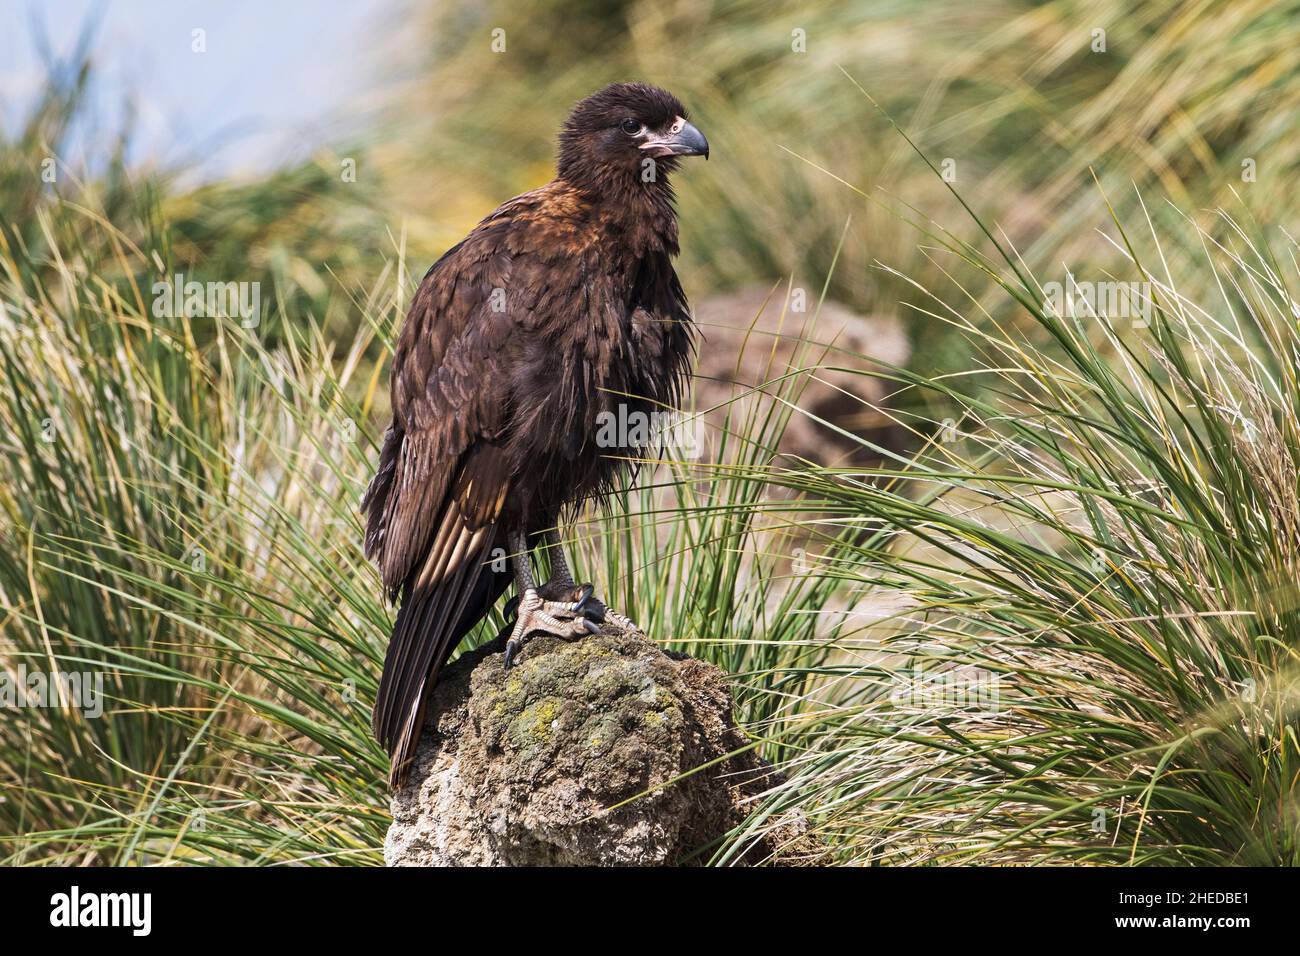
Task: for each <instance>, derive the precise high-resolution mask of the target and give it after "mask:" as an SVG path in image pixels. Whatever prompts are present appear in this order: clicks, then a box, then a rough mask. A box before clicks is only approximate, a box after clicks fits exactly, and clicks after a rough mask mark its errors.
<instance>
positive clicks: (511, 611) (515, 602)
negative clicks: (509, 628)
mask: <svg viewBox="0 0 1300 956" xmlns="http://www.w3.org/2000/svg"><path fill="white" fill-rule="evenodd" d="M518 610H519V595H518V594H516V595H515V596H514V597H512V598H511V599H510V600H509V601H506V606H505V608H504V610H503V613H504V614H505V616H506V619H507V620H508V619H510V618H512V617H514V616H515V614H516V612H518Z"/></svg>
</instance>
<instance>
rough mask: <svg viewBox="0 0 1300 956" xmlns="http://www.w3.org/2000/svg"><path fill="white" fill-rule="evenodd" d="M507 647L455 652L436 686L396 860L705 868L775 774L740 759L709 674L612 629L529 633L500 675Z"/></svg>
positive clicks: (764, 851) (391, 860) (764, 857)
mask: <svg viewBox="0 0 1300 956" xmlns="http://www.w3.org/2000/svg"><path fill="white" fill-rule="evenodd" d="M501 649H502V641H501V639H500V638H498V640H496V641H494V642H492V643H490V644H488V645H485V646H484V647H482V648H479V649H478V650H476V651H473V652H470V653H468V654H465V655H463V656H462V657H461V658H460V660H458V661H457V662H456V663H455V664H452V665H451V666H450V667H448V668H447V670H446V671H445V672H444V676H443V679H442V680H441V681H440V683H439V685H438V687H437V688H436V689H435V692H434V699H433V701H432V702H431V705H430V709H429V713H430V716H429V717H428V719H427V721H426V725H425V734H424V739H423V740H422V742H421V744H420V747H419V750H418V752H417V755H416V762H415V765H414V767H413V770H412V773H411V775H410V780H409V782H408V783H407V785H406V786H405V787H404V788H402V789H401V790H400V791H398V792H397V793H395V794H394V795H393V798H392V814H393V823H392V826H391V827H390V828H389V830H388V837H387V839H386V841H385V843H384V860H385V862H386V863H387V864H388V865H389V866H458V865H461V866H529V865H605V866H610V865H612V866H654V865H670V864H680V863H691V862H700V863H702V862H705V861H706V860H707V858H708V852H707V850H704V848H705V847H707V845H708V844H710V843H711V842H713V841H715V840H717V839H719V838H720V837H722V836H723V835H724V834H725V833H726V832H727V831H728V830H729V829H730V828H731V827H733V826H735V825H736V824H738V823H739V822H740V821H741V820H742V819H743V818H744V816H745V813H746V810H747V809H748V807H746V806H745V805H744V802H745V800H746V798H747V797H749V798H752V797H755V796H757V795H758V794H761V793H762V792H763V791H764V790H765V789H766V788H767V787H769V786H771V785H772V784H774V783H775V782H776V781H777V780H779V777H778V775H777V774H776V773H775V772H774V771H773V770H772V768H771V767H770V766H769V765H768V764H766V763H765V762H764V761H763V760H761V759H760V758H759V757H758V756H757V755H756V754H755V752H754V750H753V749H747V750H746V749H744V748H745V747H746V746H747V744H748V743H749V741H748V739H747V738H746V737H745V735H744V734H743V733H742V732H741V731H740V730H739V729H738V728H737V727H736V725H735V723H734V722H733V720H732V717H731V706H732V702H731V695H730V692H729V691H728V689H727V685H726V681H725V678H724V676H723V674H722V672H721V671H719V670H718V669H717V668H716V667H713V666H711V665H709V664H706V663H704V662H702V661H698V660H694V659H692V658H689V657H685V656H682V655H671V654H667V653H665V652H664V651H663V650H661V649H660V648H659V647H658V646H657V645H656V644H654V643H652V642H651V641H649V640H647V639H646V638H644V637H642V636H640V635H637V634H633V633H626V632H621V631H618V630H617V629H615V628H612V627H611V626H609V625H606V626H605V628H604V629H603V631H602V633H600V634H598V635H592V636H590V637H587V638H583V639H581V640H575V641H564V640H560V639H558V638H553V637H549V636H546V635H540V634H539V635H535V636H534V637H533V638H532V639H531V640H530V641H529V642H528V643H527V644H526V645H525V647H524V650H523V652H522V653H521V655H520V657H519V658H518V663H517V665H516V666H515V667H512V668H511V669H510V670H509V671H505V670H503V668H502V655H501ZM737 751H740V752H737ZM728 755H731V756H728ZM724 758H725V759H724ZM714 761H716V763H713V762H714ZM691 771H695V772H694V773H691ZM802 830H803V827H802V824H801V822H800V821H799V820H796V819H791V820H788V821H782V822H780V823H779V824H778V825H776V826H773V827H771V828H770V829H769V830H768V831H767V833H766V835H765V837H764V839H763V840H762V841H760V842H759V843H757V844H755V845H753V846H752V847H750V848H749V849H748V851H747V853H746V855H745V857H744V858H743V859H742V860H741V861H740V862H745V863H758V862H765V861H769V860H772V859H776V860H781V859H782V854H783V853H786V852H787V851H788V849H789V848H793V847H795V846H797V845H798V844H799V842H800V840H801V839H802ZM702 850H704V852H702V853H700V852H697V851H702Z"/></svg>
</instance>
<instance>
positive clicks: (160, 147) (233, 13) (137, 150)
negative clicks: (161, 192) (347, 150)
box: [0, 0, 406, 178]
mask: <svg viewBox="0 0 1300 956" xmlns="http://www.w3.org/2000/svg"><path fill="white" fill-rule="evenodd" d="M405 5H406V4H405V3H403V2H402V0H317V2H312V0H260V2H259V0H206V2H205V0H52V2H39V0H0V123H3V124H4V127H5V129H6V130H9V131H12V129H13V128H14V124H15V123H16V122H17V121H18V120H19V119H20V118H21V117H22V116H23V115H25V113H26V111H27V109H28V108H29V106H30V104H31V102H32V100H33V98H34V97H36V96H38V95H39V93H40V90H41V89H42V87H43V81H44V77H45V74H46V68H45V65H44V54H43V53H42V51H41V49H40V47H41V45H42V41H40V40H38V38H39V37H42V36H43V37H45V41H44V42H47V43H48V53H49V55H52V56H53V57H54V58H55V59H66V58H67V57H69V56H70V55H71V53H72V51H73V50H74V49H75V48H76V44H77V40H78V38H79V36H80V35H81V33H82V31H83V29H84V28H85V26H86V25H87V24H88V23H91V22H93V23H95V24H96V25H97V26H96V28H95V29H94V31H93V33H92V37H93V42H92V45H91V49H92V51H93V61H94V63H95V65H96V75H97V77H98V87H97V90H96V100H95V109H94V114H95V116H96V117H97V120H98V122H99V124H100V125H101V126H102V128H103V130H104V131H106V132H112V131H114V130H116V129H117V127H118V126H119V125H120V121H121V119H122V116H123V109H122V105H123V103H124V102H125V101H126V98H127V97H130V99H131V101H132V102H133V104H134V107H135V112H136V120H135V130H136V139H135V141H134V148H133V159H134V160H151V159H152V160H159V161H162V162H165V163H175V162H189V163H192V164H194V166H195V169H196V171H197V175H199V176H201V177H204V178H206V177H209V176H219V175H220V176H225V175H240V174H253V173H257V172H261V171H264V170H266V169H268V168H270V167H273V166H275V165H276V164H278V163H281V162H285V161H290V160H293V159H296V158H301V157H302V156H304V155H306V154H308V153H310V151H311V150H312V149H313V148H314V147H315V146H317V145H319V144H320V143H322V142H332V141H337V140H338V139H339V138H340V137H342V136H346V135H347V133H348V132H349V131H351V130H356V129H359V128H360V127H361V126H362V125H364V123H365V120H366V118H367V115H368V111H369V110H371V109H373V107H374V104H375V94H376V92H377V91H378V90H379V89H380V88H381V86H382V84H385V83H389V82H392V81H393V79H394V78H395V76H394V73H395V71H394V70H392V69H388V70H385V64H386V63H391V62H392V59H393V58H394V57H395V56H396V55H397V51H396V48H395V40H394V39H389V38H393V37H394V36H395V34H397V33H399V32H400V31H397V30H394V29H393V25H394V23H395V22H396V21H398V19H399V18H400V14H401V11H402V10H403V9H404V7H405ZM196 29H202V30H204V31H206V35H205V38H204V39H205V41H206V47H207V51H206V52H205V53H196V52H194V50H193V49H192V47H193V45H194V40H193V37H194V34H193V31H194V30H196ZM385 72H387V74H388V75H384V74H385ZM78 140H79V142H78V145H77V146H76V148H75V149H74V153H77V152H80V153H81V154H82V156H80V157H79V156H76V155H74V156H72V157H65V160H69V159H70V160H71V161H72V162H73V163H74V164H75V163H78V162H79V161H80V160H85V161H87V162H92V164H93V156H87V155H85V154H86V153H87V152H88V150H87V148H86V146H85V143H87V142H92V141H93V136H92V135H90V134H89V133H88V132H86V133H83V135H82V136H80V137H78Z"/></svg>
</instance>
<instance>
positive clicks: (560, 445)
mask: <svg viewBox="0 0 1300 956" xmlns="http://www.w3.org/2000/svg"><path fill="white" fill-rule="evenodd" d="M708 154H709V145H708V143H707V142H706V141H705V139H704V136H703V135H702V134H701V133H700V131H699V130H697V129H696V128H695V127H694V126H692V125H691V124H690V123H689V122H687V119H686V110H685V109H684V108H683V107H682V104H681V103H679V102H678V101H677V99H676V98H675V97H673V96H672V95H671V94H669V93H667V92H665V91H663V90H660V89H656V88H655V87H652V86H646V85H644V84H641V83H617V84H614V85H612V86H608V87H606V88H604V89H602V90H600V91H599V92H597V93H594V94H592V95H591V96H589V97H587V98H586V99H585V100H583V101H582V102H580V103H579V104H578V105H577V106H576V107H574V109H573V112H572V113H571V114H570V115H569V118H568V120H567V121H566V122H565V124H564V127H563V129H562V131H561V133H560V145H559V163H558V171H557V175H556V178H555V179H554V180H553V181H552V182H550V183H547V184H546V185H545V186H543V187H541V188H540V189H536V190H533V191H532V192H529V193H525V194H523V195H522V196H516V197H515V198H514V199H511V200H510V201H509V202H507V203H505V204H504V205H502V206H501V207H500V208H499V209H497V210H496V211H495V212H494V213H492V214H491V215H490V216H488V217H487V218H486V219H484V220H483V221H482V222H481V223H479V224H478V226H477V227H475V229H474V231H473V232H471V233H470V234H469V235H468V236H467V237H466V238H465V239H464V240H462V241H461V242H460V243H459V244H457V245H456V246H454V247H452V248H451V249H450V250H448V251H447V253H446V254H445V255H444V256H443V257H442V258H441V259H439V260H438V261H437V262H436V263H434V265H433V267H432V268H430V269H429V271H428V273H427V274H426V275H425V277H424V280H423V281H422V282H421V283H420V289H419V292H418V293H417V294H416V296H415V299H414V300H413V301H412V303H411V309H410V311H409V312H408V313H407V316H406V322H405V324H404V325H403V327H402V331H401V335H400V337H399V339H398V344H397V350H396V352H395V353H394V356H393V366H392V371H391V392H392V404H393V420H392V423H391V424H390V425H389V426H388V429H387V431H386V432H385V434H384V443H383V449H382V451H381V453H380V457H379V466H378V469H377V472H376V474H375V477H374V480H373V481H372V482H371V483H370V487H369V488H368V489H367V491H366V494H365V497H364V498H363V499H362V503H361V508H362V511H363V512H364V513H365V515H366V519H367V524H366V540H365V547H366V555H367V557H370V558H373V559H374V561H375V563H376V564H377V565H378V568H379V570H380V573H381V575H382V577H383V582H384V587H385V589H386V591H387V593H388V596H389V598H390V599H393V600H397V599H399V598H400V601H401V608H400V610H399V611H398V615H397V622H396V624H395V625H394V628H393V634H392V638H391V639H390V641H389V645H388V653H387V656H386V658H385V660H384V673H383V677H382V679H381V681H380V684H379V694H378V697H377V699H376V701H375V709H374V717H373V721H372V724H373V728H374V732H375V735H376V736H377V737H378V739H379V741H380V742H381V743H382V744H383V745H384V746H385V747H386V748H387V749H388V752H389V755H390V757H391V758H392V765H391V766H392V769H391V772H390V782H391V783H392V785H393V786H400V785H401V784H402V783H403V782H404V781H405V779H406V775H407V773H408V771H409V765H410V761H411V758H412V756H413V755H414V752H415V746H416V744H417V743H418V741H419V737H420V731H421V728H422V725H423V723H424V709H425V705H426V703H427V701H428V698H429V693H430V691H431V690H432V688H433V686H434V684H435V683H436V681H437V679H438V673H439V671H440V670H441V668H442V666H443V664H444V663H446V661H447V658H448V657H450V655H451V654H452V652H453V651H454V650H455V649H456V646H457V644H459V643H460V641H461V639H462V638H463V637H464V636H465V634H466V633H467V632H468V631H469V630H470V629H471V628H472V627H473V626H474V625H475V624H476V623H477V622H478V621H479V620H480V619H481V618H482V617H483V616H484V615H485V614H486V613H487V612H488V610H489V609H490V608H491V607H492V605H493V604H494V603H495V602H496V601H497V600H498V599H499V598H500V596H501V594H502V593H503V592H504V591H505V589H506V587H507V586H508V584H509V583H510V577H511V575H510V573H509V572H508V571H507V570H506V569H505V568H504V566H503V562H502V561H500V560H499V557H500V556H501V555H505V554H508V555H509V556H510V558H509V561H510V564H511V565H512V566H513V572H514V574H513V576H514V580H515V584H516V586H517V587H518V593H519V597H518V603H517V610H516V619H515V624H514V628H513V631H512V633H511V636H510V640H509V642H508V644H507V646H506V666H509V665H510V661H511V660H512V658H513V657H514V656H515V655H516V654H517V653H518V651H519V648H520V646H521V645H522V642H523V641H524V639H525V638H526V637H527V636H528V635H529V634H530V633H534V632H537V631H544V632H547V633H552V634H558V635H562V636H571V635H580V634H585V633H588V632H589V631H594V630H595V629H596V628H595V624H594V623H592V622H593V621H599V620H602V619H603V618H604V617H605V616H606V614H612V613H613V612H612V611H608V609H607V608H605V606H604V605H603V604H602V603H601V602H600V601H599V600H598V599H596V598H595V597H593V596H592V591H593V588H592V586H591V585H577V584H575V583H574V581H573V579H572V577H571V575H570V573H569V570H568V567H567V565H566V564H565V561H564V558H563V555H562V554H561V552H560V549H559V547H558V543H559V540H560V539H559V536H558V532H557V522H558V521H559V520H560V519H561V518H562V517H563V516H564V515H565V514H567V513H569V512H571V510H572V509H573V508H574V507H575V506H576V505H578V504H580V503H581V502H583V501H585V500H589V499H591V498H594V497H598V496H600V495H601V494H602V493H607V492H609V491H610V490H612V489H613V488H614V487H616V485H617V484H618V481H619V479H620V476H621V475H622V474H623V473H624V468H623V466H624V464H625V462H626V461H627V459H628V458H630V457H634V456H635V455H636V454H637V451H638V450H637V449H635V448H627V447H622V448H603V447H600V445H599V444H598V442H597V440H596V436H597V432H598V421H606V420H609V419H607V418H602V417H601V416H602V413H607V414H613V415H615V416H616V417H617V420H619V421H628V420H632V421H635V420H637V419H635V418H632V417H631V416H634V415H641V416H650V415H651V414H652V413H654V412H656V411H659V410H661V409H663V408H665V407H672V406H674V405H675V404H676V402H677V399H678V397H679V395H680V393H681V391H682V389H683V387H684V385H685V382H686V380H687V378H688V374H689V373H688V366H689V359H690V354H691V349H692V344H693V326H692V323H691V318H690V315H689V312H688V309H687V304H686V296H685V294H684V293H683V292H682V287H681V284H680V283H679V282H678V280H677V275H676V273H674V271H673V266H672V258H673V257H674V256H675V255H676V254H677V251H678V245H677V220H676V215H675V213H674V210H673V193H672V189H671V188H670V186H669V183H668V179H669V175H670V174H671V173H672V172H673V170H674V169H675V168H676V165H677V162H678V160H679V158H680V157H683V156H698V155H702V156H705V157H707V156H708ZM620 406H622V407H621V408H620ZM542 543H545V545H546V546H547V549H548V551H549V554H550V557H551V564H552V568H553V569H554V573H553V575H552V577H551V580H549V581H547V582H545V583H543V584H541V585H539V584H538V583H537V582H536V580H535V578H534V575H533V570H532V566H531V559H530V552H531V550H532V548H534V547H536V546H538V545H539V544H542ZM494 556H496V557H497V558H498V560H495V561H494V560H493V558H494Z"/></svg>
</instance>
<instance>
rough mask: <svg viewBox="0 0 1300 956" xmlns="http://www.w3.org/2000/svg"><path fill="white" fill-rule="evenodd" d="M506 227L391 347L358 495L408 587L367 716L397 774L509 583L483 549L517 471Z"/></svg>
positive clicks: (465, 260) (372, 542) (420, 301)
mask: <svg viewBox="0 0 1300 956" xmlns="http://www.w3.org/2000/svg"><path fill="white" fill-rule="evenodd" d="M508 233H509V222H508V220H498V221H497V222H496V223H495V224H494V223H493V221H485V223H484V224H483V225H481V226H480V227H479V229H478V230H476V231H475V233H473V234H471V236H470V238H469V239H467V240H466V241H465V242H463V243H461V244H460V245H459V246H457V247H455V248H453V249H452V250H450V251H449V252H448V253H447V255H445V256H443V258H442V259H440V260H439V261H438V262H437V263H435V265H434V266H433V268H431V269H430V270H429V272H428V274H427V275H426V276H425V277H424V280H423V282H422V283H421V284H420V289H419V291H418V293H417V294H416V296H415V299H414V300H413V301H412V303H411V308H410V311H409V312H408V314H407V318H406V323H405V325H404V326H403V329H402V333H401V335H400V337H399V340H398V346H397V349H396V351H395V353H394V356H393V367H392V372H391V378H392V402H393V421H392V424H391V425H390V426H389V428H388V431H387V432H386V434H385V436H384V446H383V450H382V452H381V454H380V463H379V469H378V471H377V472H376V475H375V478H374V480H373V481H372V482H371V485H370V487H369V489H368V490H367V492H366V495H365V497H364V498H363V499H362V509H363V511H365V513H366V516H367V528H366V554H367V556H368V557H371V558H373V559H374V560H375V563H376V564H377V565H378V567H379V570H380V573H381V575H382V577H383V582H384V586H385V588H386V589H387V591H388V593H389V595H390V596H391V597H396V596H397V595H398V594H401V595H402V607H401V610H400V612H399V613H398V617H397V622H396V624H395V626H394V630H393V635H392V638H391V639H390V641H389V647H388V653H387V657H386V659H385V662H384V673H383V677H382V679H381V681H380V688H379V693H378V696H377V699H376V702H375V710H374V716H373V725H374V730H375V733H376V735H377V737H378V738H379V740H380V742H381V743H383V744H384V745H385V746H386V747H387V748H388V749H389V752H390V753H391V754H393V756H394V768H393V769H394V775H395V776H397V775H398V774H399V773H400V772H404V769H405V763H406V760H407V759H409V757H410V755H411V751H412V750H413V747H414V742H415V741H416V740H418V737H419V729H420V727H419V724H420V721H421V720H422V718H423V707H424V702H425V699H426V697H427V692H428V690H429V688H430V687H432V684H433V681H434V680H435V679H436V676H437V671H438V669H439V668H440V667H441V666H442V664H443V663H444V662H445V661H446V659H447V657H448V656H450V654H451V652H452V651H453V650H454V649H455V646H456V644H458V643H459V641H460V639H461V637H463V636H464V633H465V632H466V631H467V630H468V629H469V628H470V627H472V626H473V624H474V622H476V621H477V620H478V619H479V618H480V617H482V615H483V614H484V613H486V611H487V608H488V607H490V605H491V600H495V598H496V597H497V596H499V594H500V591H501V587H502V586H503V585H499V586H498V582H497V581H496V580H495V576H494V574H493V572H492V571H491V570H490V568H488V567H487V564H486V562H487V560H488V555H489V552H490V549H491V547H492V545H493V544H494V542H495V521H496V518H497V516H498V515H499V514H500V511H501V506H502V503H503V501H504V500H505V496H506V494H507V493H508V491H509V483H510V477H511V476H510V469H509V467H508V462H507V461H506V459H505V456H504V453H503V452H502V451H501V450H500V449H499V448H498V447H497V446H495V445H494V444H493V439H494V437H496V435H497V433H498V432H499V431H500V429H501V427H502V420H503V416H505V415H506V414H507V411H508V410H507V406H508V396H507V395H506V393H505V389H506V388H508V382H509V377H508V375H507V374H505V372H506V370H505V369H503V368H501V367H500V366H501V364H502V362H503V355H504V353H505V351H506V350H505V345H506V343H507V340H508V339H509V336H510V335H511V332H512V331H513V323H512V320H511V318H510V316H509V314H508V313H506V312H505V311H504V310H498V309H496V308H494V305H495V301H494V298H493V296H494V290H496V289H504V288H505V287H506V285H507V283H508V281H509V271H510V267H511V258H512V257H511V253H510V251H509V248H508V241H507V239H508ZM488 585H492V586H494V587H495V591H494V593H492V594H491V600H488V598H487V591H488V590H492V588H491V587H488ZM484 602H486V606H484ZM467 620H468V623H466V621H467Z"/></svg>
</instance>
